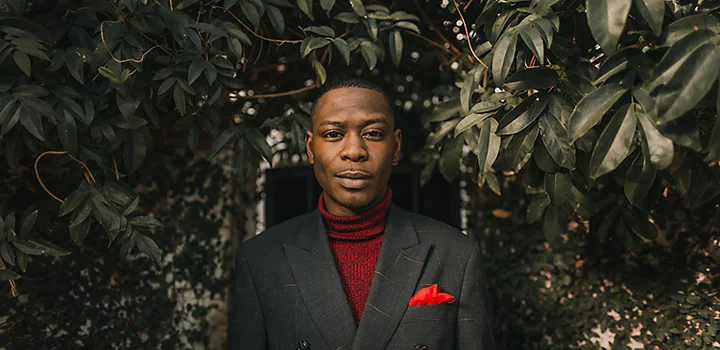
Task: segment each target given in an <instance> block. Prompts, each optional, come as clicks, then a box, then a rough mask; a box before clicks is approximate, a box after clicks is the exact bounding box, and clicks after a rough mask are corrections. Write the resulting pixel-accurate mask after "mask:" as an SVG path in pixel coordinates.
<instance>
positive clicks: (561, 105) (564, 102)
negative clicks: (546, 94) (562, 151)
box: [548, 94, 575, 128]
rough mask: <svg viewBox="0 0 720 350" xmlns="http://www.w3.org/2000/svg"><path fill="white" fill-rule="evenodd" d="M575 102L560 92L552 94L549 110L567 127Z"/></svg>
mask: <svg viewBox="0 0 720 350" xmlns="http://www.w3.org/2000/svg"><path fill="white" fill-rule="evenodd" d="M574 107H575V106H573V104H572V103H571V102H570V101H569V100H568V99H567V98H565V97H564V96H563V95H560V94H550V102H549V103H548V112H549V113H550V114H552V115H554V116H555V118H557V119H558V120H559V121H560V122H561V123H562V124H563V125H565V127H566V128H567V124H568V123H569V122H570V116H571V115H572V112H573V108H574Z"/></svg>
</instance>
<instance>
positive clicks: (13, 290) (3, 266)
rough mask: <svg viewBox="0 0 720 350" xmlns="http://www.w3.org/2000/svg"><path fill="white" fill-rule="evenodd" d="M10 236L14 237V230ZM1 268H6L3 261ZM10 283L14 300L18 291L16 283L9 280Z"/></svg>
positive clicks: (0, 260) (0, 262)
mask: <svg viewBox="0 0 720 350" xmlns="http://www.w3.org/2000/svg"><path fill="white" fill-rule="evenodd" d="M9 234H11V235H14V234H15V232H13V231H12V230H10V232H9ZM0 267H2V268H3V269H4V268H5V263H4V262H3V261H2V259H0ZM8 283H10V294H11V295H12V296H13V298H14V297H16V296H17V290H16V289H15V281H13V280H8Z"/></svg>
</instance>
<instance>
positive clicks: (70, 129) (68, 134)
mask: <svg viewBox="0 0 720 350" xmlns="http://www.w3.org/2000/svg"><path fill="white" fill-rule="evenodd" d="M59 117H60V118H58V124H57V131H58V137H59V138H60V143H61V144H62V146H63V148H65V150H67V151H68V152H70V153H71V154H75V153H77V141H78V140H77V126H76V125H75V118H73V116H72V115H70V112H68V111H67V110H64V111H63V113H61V115H59Z"/></svg>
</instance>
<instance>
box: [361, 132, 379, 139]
mask: <svg viewBox="0 0 720 350" xmlns="http://www.w3.org/2000/svg"><path fill="white" fill-rule="evenodd" d="M365 135H367V136H370V137H373V138H378V137H382V136H383V133H381V132H379V131H370V132H368V133H366V134H365Z"/></svg>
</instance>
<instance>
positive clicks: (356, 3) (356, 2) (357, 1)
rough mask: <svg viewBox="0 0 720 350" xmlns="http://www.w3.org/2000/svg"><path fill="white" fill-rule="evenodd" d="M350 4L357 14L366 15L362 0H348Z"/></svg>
mask: <svg viewBox="0 0 720 350" xmlns="http://www.w3.org/2000/svg"><path fill="white" fill-rule="evenodd" d="M350 6H352V9H353V11H355V13H357V14H358V15H359V16H361V17H365V15H367V13H366V12H365V6H364V5H363V3H362V0H350Z"/></svg>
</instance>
